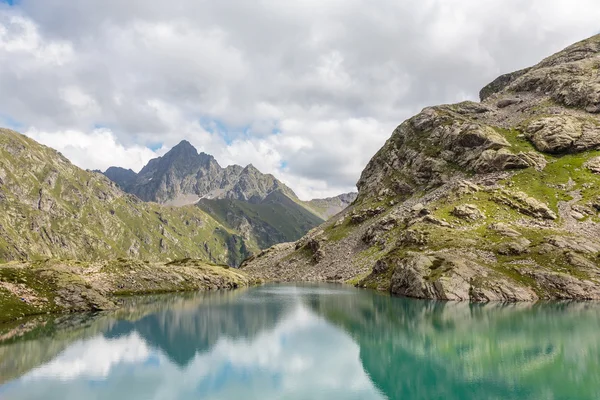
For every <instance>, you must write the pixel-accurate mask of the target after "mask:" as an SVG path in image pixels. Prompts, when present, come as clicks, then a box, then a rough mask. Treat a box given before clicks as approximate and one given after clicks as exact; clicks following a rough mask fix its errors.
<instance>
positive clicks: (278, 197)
mask: <svg viewBox="0 0 600 400" xmlns="http://www.w3.org/2000/svg"><path fill="white" fill-rule="evenodd" d="M198 206H199V207H200V208H202V209H203V210H204V211H206V212H207V213H208V214H211V215H213V216H214V217H215V218H216V219H217V220H218V221H219V222H220V223H222V224H223V225H226V226H228V227H230V228H231V229H238V224H239V222H240V221H241V219H242V218H246V219H247V220H248V221H249V223H250V225H251V226H252V237H253V241H255V242H256V244H257V245H258V246H259V247H260V248H266V247H270V246H272V245H273V244H276V243H280V242H289V241H294V240H297V239H299V238H300V237H302V235H304V234H305V233H306V232H308V231H309V230H310V229H312V228H314V227H315V226H317V225H319V224H320V223H322V222H323V220H322V219H321V218H319V217H318V216H316V215H315V214H313V213H312V212H310V211H308V210H307V209H306V208H304V207H302V206H301V205H298V204H297V203H296V202H295V201H294V200H292V199H290V198H289V197H288V196H286V195H285V194H283V193H280V192H273V193H271V194H269V195H268V196H267V197H266V198H265V199H264V200H263V201H262V202H260V203H259V204H252V203H248V202H244V201H240V200H230V199H219V200H208V199H203V200H201V201H200V202H199V203H198Z"/></svg>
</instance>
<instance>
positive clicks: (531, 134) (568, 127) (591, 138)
mask: <svg viewBox="0 0 600 400" xmlns="http://www.w3.org/2000/svg"><path fill="white" fill-rule="evenodd" d="M525 131H526V132H527V136H528V138H529V139H530V140H531V142H532V143H533V144H534V145H535V147H536V148H537V149H538V150H539V151H542V152H545V153H554V154H556V153H575V152H581V151H585V150H591V149H597V148H598V146H600V126H598V125H597V124H596V123H594V122H592V121H586V120H582V119H579V118H576V117H570V116H556V117H542V118H539V119H536V120H534V121H532V122H530V123H529V125H528V126H527V127H526V129H525Z"/></svg>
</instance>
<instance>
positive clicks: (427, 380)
mask: <svg viewBox="0 0 600 400" xmlns="http://www.w3.org/2000/svg"><path fill="white" fill-rule="evenodd" d="M310 305H311V308H312V309H313V310H315V312H317V313H318V314H320V315H323V316H324V317H325V318H327V319H328V320H329V321H330V322H332V323H334V324H336V325H338V326H340V327H342V328H343V329H344V330H345V331H346V332H348V333H349V334H350V335H352V337H353V338H354V339H355V340H356V342H357V343H358V344H359V345H360V348H361V360H362V363H363V366H364V368H365V371H366V372H367V373H368V374H369V376H370V377H371V378H372V379H373V381H374V383H375V384H376V385H377V387H378V388H379V389H380V390H381V391H382V392H383V393H385V394H386V395H387V396H388V397H389V398H393V399H400V398H410V399H429V398H444V399H470V398H473V399H480V398H498V399H506V398H518V399H520V398H523V399H529V398H540V399H542V398H544V399H545V398H552V399H572V398H577V399H598V398H600V340H599V339H598V332H599V331H600V305H599V304H598V303H583V302H579V303H578V302H568V303H566V302H565V303H546V304H544V303H535V304H532V303H519V304H469V303H452V302H431V301H415V300H410V299H401V298H391V297H387V296H382V295H370V296H352V297H351V298H349V299H343V300H342V299H338V298H335V297H323V298H320V299H318V300H317V301H312V302H311V303H310Z"/></svg>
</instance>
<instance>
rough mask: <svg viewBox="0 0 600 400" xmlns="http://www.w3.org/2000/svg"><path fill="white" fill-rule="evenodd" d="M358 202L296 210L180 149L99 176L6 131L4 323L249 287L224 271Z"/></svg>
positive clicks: (1, 195)
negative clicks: (171, 294) (121, 300)
mask: <svg viewBox="0 0 600 400" xmlns="http://www.w3.org/2000/svg"><path fill="white" fill-rule="evenodd" d="M107 177H108V178H111V179H113V180H114V181H115V182H117V183H115V182H113V181H111V180H110V179H108V178H107ZM120 187H122V188H123V189H126V190H127V191H129V192H131V193H133V194H128V193H126V192H124V191H123V190H121V188H120ZM355 197H356V195H355V194H354V195H353V194H348V195H342V196H339V197H335V198H330V199H323V200H314V201H312V202H302V201H300V200H299V199H298V198H297V197H296V195H295V194H294V192H293V191H292V190H291V189H289V188H288V187H286V186H285V185H284V184H283V183H281V182H279V181H278V180H277V179H275V178H274V177H273V176H272V175H264V174H262V173H260V172H259V171H258V170H257V169H256V168H254V167H253V166H251V165H249V166H247V167H246V168H242V167H239V166H231V167H227V168H221V167H220V166H219V165H218V164H217V162H216V161H215V159H214V158H213V157H211V156H209V155H206V154H204V153H201V154H198V153H197V151H196V149H194V148H193V147H192V146H191V145H190V144H189V143H188V142H186V141H183V142H181V143H180V144H179V145H177V146H175V147H174V148H173V149H171V151H169V152H168V153H167V154H165V155H164V156H163V157H161V158H158V159H155V160H151V161H150V162H149V163H148V165H147V166H146V167H145V168H144V169H143V170H142V171H141V172H140V174H139V175H138V174H135V173H134V172H133V171H127V170H123V169H119V168H114V167H113V168H109V170H107V171H106V176H104V175H103V174H101V173H98V172H97V171H84V170H82V169H80V168H78V167H76V166H74V165H73V164H71V163H70V162H69V160H67V159H66V158H65V157H64V156H62V155H61V154H60V153H58V152H56V151H55V150H53V149H51V148H48V147H46V146H43V145H41V144H39V143H37V142H35V141H33V140H32V139H30V138H28V137H26V136H24V135H21V134H19V133H17V132H15V131H12V130H7V129H2V130H0V206H1V209H2V212H1V213H0V262H4V263H5V264H1V265H0V321H3V320H10V319H14V318H17V317H19V316H23V315H28V314H39V313H46V312H59V311H77V310H89V309H106V308H111V307H114V306H115V304H114V302H112V300H111V299H110V296H111V295H114V294H133V293H149V292H165V291H178V290H198V289H217V288H230V287H238V286H245V285H247V284H248V283H249V282H250V281H251V279H250V278H248V277H247V276H246V275H245V274H244V273H242V272H239V271H235V272H234V270H232V269H229V267H235V266H238V265H239V264H240V263H241V262H242V260H244V259H245V258H247V257H249V256H251V255H252V254H255V253H257V252H259V251H260V250H261V249H264V248H266V247H269V246H271V245H273V244H276V243H281V242H284V241H290V240H296V239H299V238H300V237H302V235H304V234H305V233H307V232H308V231H309V230H310V229H311V228H313V227H315V226H317V225H319V224H320V223H322V222H323V221H324V220H325V219H326V218H327V217H329V216H331V215H332V214H335V213H337V212H339V211H341V210H342V209H343V208H345V207H346V206H347V205H348V204H349V203H350V202H351V201H353V200H354V199H355ZM200 198H202V199H201V200H200ZM198 200H200V201H198ZM158 203H162V204H158Z"/></svg>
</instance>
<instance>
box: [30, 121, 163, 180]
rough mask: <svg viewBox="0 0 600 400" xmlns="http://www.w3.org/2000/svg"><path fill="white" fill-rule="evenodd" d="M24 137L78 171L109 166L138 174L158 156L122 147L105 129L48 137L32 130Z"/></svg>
mask: <svg viewBox="0 0 600 400" xmlns="http://www.w3.org/2000/svg"><path fill="white" fill-rule="evenodd" d="M25 135H27V136H29V137H31V138H32V139H34V140H36V141H38V142H40V143H42V144H45V145H46V146H49V147H52V148H53V149H56V150H58V151H60V152H61V153H62V154H63V155H64V156H65V157H67V158H69V159H70V160H71V161H72V162H73V164H75V165H77V166H79V167H81V168H88V169H100V170H104V169H106V168H107V167H108V166H110V165H119V166H122V167H123V168H131V169H133V170H134V171H139V170H140V169H141V168H142V167H143V166H144V165H145V164H146V163H147V162H148V161H150V160H151V159H152V158H155V157H157V156H158V155H157V153H155V152H153V151H152V150H150V149H149V148H147V147H142V146H137V145H133V146H130V147H127V148H126V147H124V146H123V145H121V144H119V143H118V142H117V140H116V138H115V135H114V134H113V133H112V132H111V131H110V130H108V129H95V130H93V131H91V132H89V133H84V132H81V131H76V130H67V131H55V132H51V133H50V132H45V131H40V130H38V129H36V128H31V129H29V130H28V131H26V132H25Z"/></svg>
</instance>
